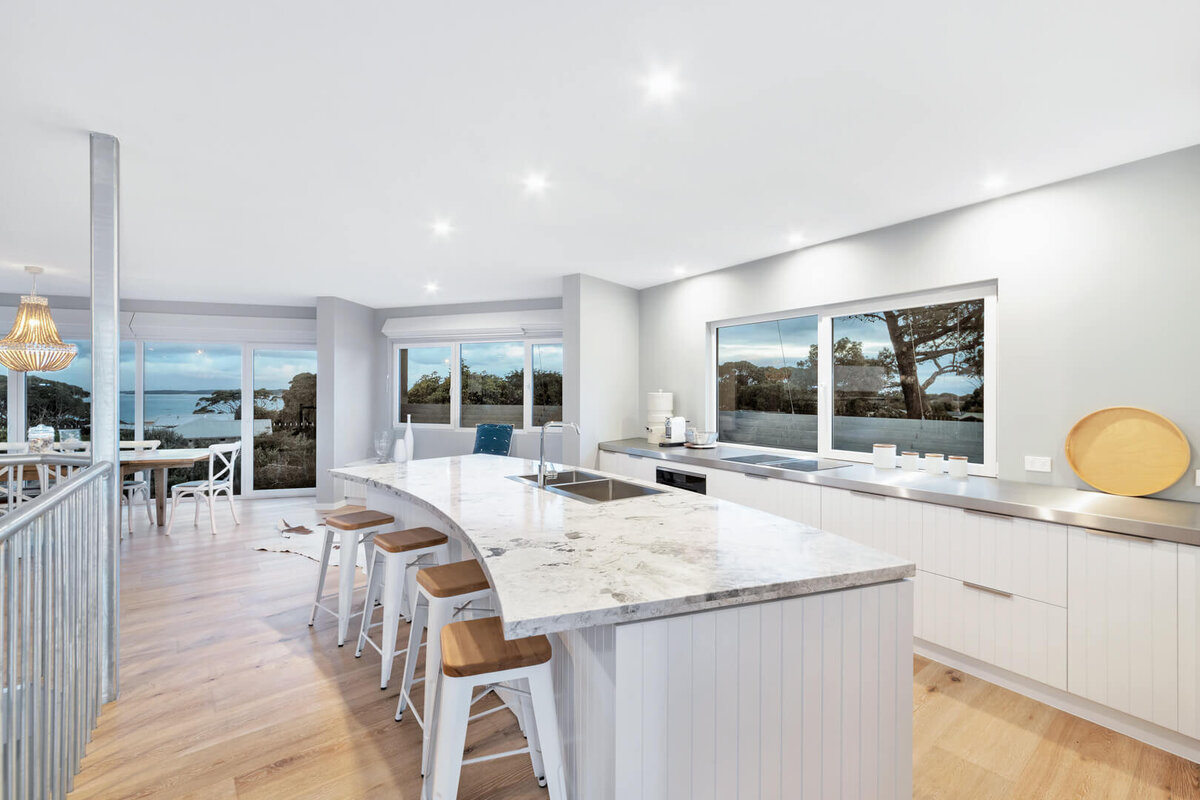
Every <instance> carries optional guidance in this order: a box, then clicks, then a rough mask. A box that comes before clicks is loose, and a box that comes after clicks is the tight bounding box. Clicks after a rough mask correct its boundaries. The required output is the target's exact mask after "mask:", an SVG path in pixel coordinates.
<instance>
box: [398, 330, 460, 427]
mask: <svg viewBox="0 0 1200 800" xmlns="http://www.w3.org/2000/svg"><path fill="white" fill-rule="evenodd" d="M451 356H452V351H451V348H450V346H449V345H446V346H440V347H402V348H400V349H399V350H398V351H397V356H396V365H397V367H398V373H397V374H398V375H399V389H400V391H399V408H400V416H399V420H400V421H401V422H404V421H407V420H408V417H409V415H410V414H411V415H412V421H413V422H422V423H434V424H440V425H449V424H450V361H451Z"/></svg>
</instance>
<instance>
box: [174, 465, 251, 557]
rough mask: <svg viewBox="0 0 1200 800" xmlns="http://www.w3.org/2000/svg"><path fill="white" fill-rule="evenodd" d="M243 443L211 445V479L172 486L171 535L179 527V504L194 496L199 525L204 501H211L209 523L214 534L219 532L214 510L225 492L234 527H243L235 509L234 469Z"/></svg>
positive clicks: (209, 502) (196, 518)
mask: <svg viewBox="0 0 1200 800" xmlns="http://www.w3.org/2000/svg"><path fill="white" fill-rule="evenodd" d="M241 448H242V443H241V442H230V443H228V444H214V445H209V448H208V480H206V481H186V482H185V483H177V484H175V485H174V486H172V487H171V516H170V517H169V518H168V519H167V535H168V536H170V535H171V527H172V526H173V525H174V524H175V512H176V511H178V510H179V501H181V500H183V499H184V498H185V497H191V498H192V499H193V500H195V501H196V517H195V522H196V524H199V522H200V498H201V497H204V498H206V499H207V500H208V524H209V526H210V527H211V528H212V532H213V535H216V533H217V519H216V515H215V513H214V511H213V502H214V500H215V499H216V496H217V495H218V494H220V493H222V492H224V493H225V496H226V497H228V498H229V513H231V514H233V524H235V525H240V524H241V522H239V521H238V516H237V509H236V508H234V506H233V467H234V464H236V463H237V457H238V451H240V450H241Z"/></svg>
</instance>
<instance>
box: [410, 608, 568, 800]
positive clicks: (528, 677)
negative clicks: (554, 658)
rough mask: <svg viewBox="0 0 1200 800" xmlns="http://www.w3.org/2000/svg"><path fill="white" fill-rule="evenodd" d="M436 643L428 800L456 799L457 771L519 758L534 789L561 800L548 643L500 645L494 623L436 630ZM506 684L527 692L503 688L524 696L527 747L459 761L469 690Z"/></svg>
mask: <svg viewBox="0 0 1200 800" xmlns="http://www.w3.org/2000/svg"><path fill="white" fill-rule="evenodd" d="M441 640H442V642H441V644H442V648H441V650H442V677H441V681H440V682H439V686H438V693H437V701H436V703H435V708H434V713H433V719H434V720H436V728H437V730H436V738H435V740H434V745H433V772H432V774H431V775H429V776H428V777H427V780H431V781H432V784H433V798H434V800H450V799H451V798H454V797H457V795H458V781H459V775H460V773H461V772H462V768H463V766H465V765H467V764H475V763H478V762H480V761H490V760H492V759H494V758H502V757H504V756H513V755H519V754H520V753H529V756H530V760H531V761H532V762H533V770H534V773H535V775H537V778H538V784H539V785H542V786H547V785H548V786H549V789H550V800H566V797H567V788H566V777H565V775H564V774H563V766H562V751H561V749H560V744H559V734H558V711H557V709H556V708H555V703H554V681H553V678H552V676H551V672H550V669H551V668H550V659H551V655H552V651H551V648H550V640H549V639H547V638H546V637H545V636H529V637H526V638H524V639H512V640H508V639H505V638H504V629H503V627H502V626H501V624H500V619H499V618H498V617H485V618H483V619H473V620H466V621H463V622H452V623H450V624H449V625H447V626H446V627H444V628H442V635H441ZM511 682H518V683H520V682H523V683H525V685H526V686H527V687H528V691H525V690H522V689H518V688H513V687H509V691H511V692H514V693H516V694H520V695H525V696H527V697H528V698H529V700H530V701H531V703H532V705H533V719H532V720H529V721H528V723H532V724H528V723H527V726H526V734H527V736H528V737H529V745H528V746H527V747H523V748H521V749H519V750H511V751H509V752H506V753H497V754H495V755H490V756H481V757H478V758H468V759H464V758H463V745H464V744H466V739H467V723H468V721H469V719H470V713H471V703H472V698H471V696H472V693H473V692H474V691H475V687H477V686H488V687H489V688H490V687H492V686H494V685H495V684H498V683H511Z"/></svg>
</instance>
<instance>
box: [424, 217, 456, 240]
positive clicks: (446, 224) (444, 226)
mask: <svg viewBox="0 0 1200 800" xmlns="http://www.w3.org/2000/svg"><path fill="white" fill-rule="evenodd" d="M429 229H430V230H431V231H433V235H434V236H437V237H440V238H443V239H444V238H445V237H447V236H449V235H450V234H452V233H454V225H452V224H451V222H450V220H448V219H445V218H442V219H435V220H434V221H433V222H432V223H431V224H430V225H429Z"/></svg>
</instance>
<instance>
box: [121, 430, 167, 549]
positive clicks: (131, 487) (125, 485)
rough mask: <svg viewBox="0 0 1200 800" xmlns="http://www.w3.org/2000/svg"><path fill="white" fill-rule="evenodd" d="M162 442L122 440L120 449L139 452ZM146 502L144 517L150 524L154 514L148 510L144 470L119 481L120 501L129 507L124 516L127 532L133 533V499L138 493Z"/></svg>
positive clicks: (154, 447)
mask: <svg viewBox="0 0 1200 800" xmlns="http://www.w3.org/2000/svg"><path fill="white" fill-rule="evenodd" d="M160 444H162V440H160V439H130V440H122V441H121V442H120V447H121V449H122V450H134V451H137V452H140V451H142V450H157V449H158V446H159V445H160ZM139 494H140V495H141V496H142V499H143V500H144V501H145V503H146V519H148V520H150V524H151V525H153V524H154V514H153V513H152V512H151V511H150V506H151V505H153V503H152V502H151V499H150V481H149V480H148V479H147V477H146V473H144V472H135V473H133V474H132V475H131V476H130V479H129V480H126V481H122V482H121V502H122V503H124V504H125V505H126V506H128V507H129V514H128V516H127V517H126V519H127V520H128V525H129V532H130V533H133V501H134V498H136V497H137V496H138V495H139Z"/></svg>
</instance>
